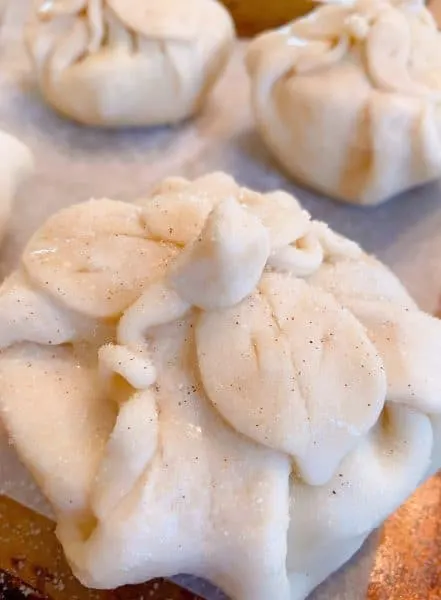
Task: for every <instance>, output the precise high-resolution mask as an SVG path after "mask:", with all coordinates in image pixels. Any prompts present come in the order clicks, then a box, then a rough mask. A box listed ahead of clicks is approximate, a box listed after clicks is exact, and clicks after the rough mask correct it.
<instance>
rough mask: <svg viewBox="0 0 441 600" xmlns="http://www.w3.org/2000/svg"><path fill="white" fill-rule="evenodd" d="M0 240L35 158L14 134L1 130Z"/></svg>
mask: <svg viewBox="0 0 441 600" xmlns="http://www.w3.org/2000/svg"><path fill="white" fill-rule="evenodd" d="M0 157H1V162H2V165H3V166H2V169H1V174H0V241H1V240H2V239H3V236H4V234H5V231H6V227H7V224H8V221H9V216H10V214H11V209H12V203H13V200H14V197H15V195H16V193H17V190H18V188H19V186H20V184H21V183H22V182H23V181H24V180H25V179H26V178H27V177H28V176H29V175H30V173H31V172H32V170H33V164H34V162H33V158H32V154H31V152H30V151H29V150H28V148H27V147H26V146H25V145H24V144H22V143H21V142H19V141H18V140H17V139H16V138H14V137H13V136H12V135H9V134H7V133H5V132H3V131H0Z"/></svg>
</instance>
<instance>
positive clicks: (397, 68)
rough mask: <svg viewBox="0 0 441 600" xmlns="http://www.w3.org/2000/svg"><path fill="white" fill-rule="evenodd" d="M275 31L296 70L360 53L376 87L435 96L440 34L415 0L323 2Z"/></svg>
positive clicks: (439, 87)
mask: <svg viewBox="0 0 441 600" xmlns="http://www.w3.org/2000/svg"><path fill="white" fill-rule="evenodd" d="M269 35H270V36H271V34H269ZM276 35H278V36H281V38H282V39H283V40H284V41H285V43H286V45H287V46H289V47H291V48H292V49H293V50H292V54H293V56H292V59H293V69H294V71H296V72H298V73H299V74H300V73H304V74H305V73H309V72H312V71H316V70H318V69H323V68H325V67H327V66H328V67H330V66H332V65H333V64H335V63H337V62H339V61H341V60H342V59H343V57H344V56H345V55H346V54H347V53H349V52H355V53H356V54H358V53H360V52H364V53H366V71H367V75H368V77H369V78H370V79H371V81H372V83H373V84H374V86H375V87H377V88H378V89H382V90H385V91H394V92H400V93H404V94H409V95H417V96H418V95H429V96H430V95H432V96H433V95H434V94H435V96H434V98H436V99H439V98H441V79H435V80H434V78H433V68H435V67H440V66H441V57H440V55H441V36H440V34H439V33H438V31H437V27H436V24H435V21H434V19H433V18H432V17H431V15H430V13H429V12H428V11H427V9H426V8H425V6H424V2H422V1H421V0H404V1H388V0H356V1H355V2H336V3H334V2H324V3H323V4H322V6H319V8H317V9H316V10H314V11H313V12H312V13H310V14H309V15H307V16H306V17H304V18H301V19H298V20H296V21H294V22H292V23H291V24H290V25H289V26H288V27H283V28H281V29H280V30H278V32H277V34H276ZM273 43H274V44H275V45H276V44H278V42H277V40H276V36H274V37H273ZM432 52H433V53H434V55H433V56H432V55H431V53H432ZM249 64H250V65H251V67H252V65H253V57H252V53H251V56H250V58H249Z"/></svg>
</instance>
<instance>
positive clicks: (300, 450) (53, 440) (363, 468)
mask: <svg viewBox="0 0 441 600" xmlns="http://www.w3.org/2000/svg"><path fill="white" fill-rule="evenodd" d="M73 215H75V218H73ZM73 222H75V227H74V228H73V229H72V228H71V227H72V223H73ZM69 231H70V235H69ZM120 238H121V239H120ZM45 250H46V251H45ZM106 294H107V295H106ZM0 324H1V327H0V348H1V350H0V415H1V419H2V421H3V424H4V426H5V427H6V429H7V431H8V433H9V436H10V439H11V440H12V441H13V443H14V444H15V447H16V449H17V450H18V453H19V455H20V457H21V460H22V461H23V462H24V464H25V465H26V466H27V467H28V468H29V470H30V471H31V472H32V474H33V475H34V477H35V479H36V481H37V482H38V484H39V485H40V487H41V489H42V490H43V492H44V494H45V495H46V496H47V498H48V499H49V501H50V502H51V504H52V506H53V508H54V513H55V514H56V515H57V521H58V526H57V534H58V537H59V539H60V541H61V543H62V545H63V547H64V551H65V553H66V556H67V558H68V560H69V562H70V565H71V566H72V569H73V572H74V573H75V575H76V576H77V577H78V578H79V579H80V580H81V581H82V582H83V583H84V584H85V585H87V586H90V587H93V588H115V587H117V586H121V585H124V584H132V583H141V582H144V581H147V580H149V579H152V578H155V577H159V576H163V577H171V576H173V575H176V574H179V573H189V574H194V575H196V576H199V577H202V578H205V579H208V580H211V581H212V582H213V583H214V584H216V585H217V586H218V587H220V588H222V589H223V590H224V591H225V592H226V593H227V594H228V596H229V597H231V598H234V599H235V600H268V599H269V598H277V599H278V600H304V599H305V598H306V596H307V595H308V594H309V592H310V591H311V590H312V589H313V588H314V587H315V586H317V585H318V584H319V583H320V582H321V581H323V580H324V579H325V578H326V577H327V576H328V575H329V574H330V573H331V572H332V571H334V570H336V569H338V568H339V567H340V566H341V565H342V564H343V563H345V562H346V561H347V560H348V559H349V558H350V557H351V556H352V555H353V554H354V553H355V552H356V551H357V550H358V548H359V547H360V546H361V545H362V544H363V542H364V540H365V539H366V538H367V537H368V535H369V534H370V532H371V531H372V530H373V529H374V528H376V527H378V526H379V525H380V524H381V523H382V521H383V520H384V519H385V518H386V517H388V515H389V514H390V513H392V512H393V511H394V510H395V509H396V508H397V507H398V506H399V505H400V504H401V503H402V502H403V501H404V500H405V499H406V498H407V497H408V496H409V495H410V494H411V493H412V492H413V491H414V490H415V488H416V487H417V486H418V485H419V484H420V483H421V482H422V481H424V480H425V479H426V478H427V477H428V476H429V474H431V473H433V472H435V471H436V470H438V469H439V468H440V467H441V455H440V452H439V447H440V440H439V439H438V438H439V435H440V428H439V422H440V418H441V376H440V373H441V323H440V321H438V320H437V319H435V318H433V317H431V316H429V315H426V314H424V313H423V312H421V311H420V310H419V309H418V307H417V306H416V305H415V303H414V302H413V300H412V299H411V298H410V297H409V295H408V294H407V292H406V290H405V289H404V287H403V286H402V285H401V284H400V282H399V281H398V280H397V279H396V277H394V275H393V274H392V273H391V272H390V271H388V269H386V267H384V266H383V265H382V264H381V263H379V262H378V261H377V260H375V259H374V258H372V257H370V256H367V255H366V254H365V253H364V252H363V251H362V250H361V249H360V248H359V246H358V245H357V244H355V243H353V242H351V241H349V240H347V239H345V238H343V237H341V236H339V235H338V234H336V233H335V232H333V231H332V230H331V229H329V228H328V227H327V226H326V225H325V224H324V223H320V222H316V221H313V220H312V219H311V217H310V216H309V214H308V213H306V212H305V211H304V210H302V208H301V206H300V205H299V203H298V202H297V201H296V200H295V199H294V198H293V197H291V196H289V195H288V194H286V193H284V192H273V193H270V194H258V193H256V192H253V191H251V190H249V189H245V188H240V187H239V186H238V185H237V184H236V183H235V181H234V180H233V179H231V178H230V177H228V176H227V175H224V174H221V173H217V174H213V175H209V176H206V177H203V178H201V179H199V180H197V181H195V182H191V183H190V182H188V181H186V180H184V179H177V178H174V179H171V180H168V181H166V182H164V183H163V184H161V185H160V186H159V187H158V188H157V189H156V190H155V191H154V192H153V193H152V195H151V196H150V197H148V198H146V199H143V200H141V201H139V202H138V203H137V204H123V203H120V202H116V201H112V200H95V201H92V202H86V203H84V204H80V205H78V206H75V207H72V208H69V209H67V210H64V211H62V212H61V213H59V214H58V215H56V216H54V217H52V218H51V219H49V222H48V223H47V224H46V225H44V226H43V228H42V229H41V230H40V231H39V232H37V233H36V235H35V236H34V238H33V239H32V240H31V241H30V243H29V245H28V247H27V248H26V249H25V251H24V254H23V258H22V261H21V265H20V267H19V270H18V271H17V272H16V273H15V274H14V275H12V276H11V278H10V279H9V280H8V281H7V282H6V283H5V284H4V285H3V287H2V288H1V289H0Z"/></svg>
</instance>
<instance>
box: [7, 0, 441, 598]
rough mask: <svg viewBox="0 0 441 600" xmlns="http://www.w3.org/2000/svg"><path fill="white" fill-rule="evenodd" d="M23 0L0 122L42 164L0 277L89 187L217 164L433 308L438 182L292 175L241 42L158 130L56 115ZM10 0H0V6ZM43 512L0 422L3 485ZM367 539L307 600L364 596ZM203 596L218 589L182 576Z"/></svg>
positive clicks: (438, 266) (98, 192)
mask: <svg viewBox="0 0 441 600" xmlns="http://www.w3.org/2000/svg"><path fill="white" fill-rule="evenodd" d="M28 2H29V0H10V1H9V2H8V3H7V5H6V8H5V10H4V12H3V24H2V29H1V31H0V128H3V129H5V130H6V131H7V132H10V133H12V134H14V135H16V136H17V137H19V138H20V139H21V140H23V141H24V142H25V143H27V144H28V145H29V147H30V148H31V149H32V151H33V152H34V154H35V157H36V162H37V172H36V174H35V176H34V177H33V179H32V180H31V181H30V182H29V183H28V184H27V185H26V186H25V187H24V188H23V189H22V190H21V192H20V195H19V198H18V199H17V203H16V207H15V211H14V215H13V218H12V221H11V223H10V229H9V234H8V235H7V238H6V240H5V243H4V245H3V247H2V249H1V252H0V279H1V278H3V277H4V276H5V275H6V274H7V273H8V272H10V271H11V269H12V268H13V267H14V266H15V264H16V263H17V260H18V258H19V256H20V252H21V250H22V248H23V245H24V243H25V242H26V240H27V239H28V238H29V236H30V234H31V233H32V232H33V231H34V230H35V229H36V228H37V227H38V226H39V225H40V224H41V223H42V222H43V221H44V220H45V219H46V218H47V217H48V216H49V215H50V214H52V213H53V212H55V211H56V210H58V209H60V208H62V207H64V206H68V205H70V204H73V203H76V202H81V201H84V200H87V199H89V198H91V197H97V198H99V197H110V198H114V199H120V200H127V201H129V200H134V199H136V198H139V197H141V196H143V195H145V194H147V193H148V191H149V189H150V188H151V187H152V186H153V185H154V184H155V183H156V182H157V181H158V180H160V179H161V178H163V177H164V176H167V175H182V176H184V177H188V178H194V177H197V176H199V175H201V174H204V173H207V172H210V171H213V170H224V171H227V172H229V173H231V174H232V175H233V176H234V177H236V179H237V180H238V181H239V182H240V183H241V184H243V185H246V186H249V187H251V188H254V189H257V190H262V191H268V190H272V189H275V188H283V189H285V190H288V191H289V192H292V193H294V194H295V195H297V197H298V198H299V199H300V200H301V201H302V203H303V204H304V205H305V207H306V208H307V209H308V210H309V211H310V212H311V214H312V215H313V217H315V218H319V219H322V220H324V221H327V222H328V223H329V224H330V225H331V226H332V227H333V228H334V229H336V230H338V231H340V232H341V233H343V234H345V235H347V236H349V237H351V238H353V239H355V240H357V241H358V242H359V243H361V244H362V246H363V247H364V248H365V249H366V250H367V251H370V252H373V253H375V254H376V255H377V256H378V257H379V258H380V259H381V260H383V261H384V262H385V263H386V264H388V265H389V266H390V267H392V269H393V270H394V271H395V272H396V273H397V274H398V276H399V277H400V278H401V279H402V280H403V281H404V283H405V284H406V285H407V287H408V289H409V290H410V292H411V293H412V294H413V296H414V297H415V298H416V300H417V301H418V302H419V304H420V306H421V307H422V308H423V309H425V310H426V311H429V312H435V311H437V309H438V304H439V294H440V287H441V261H440V260H439V259H438V257H439V256H440V254H441V235H440V227H441V190H440V184H439V183H436V184H432V185H429V186H426V187H424V188H420V189H418V190H415V191H413V192H411V193H408V194H406V195H405V196H401V197H399V198H397V199H396V200H394V201H392V202H389V203H388V204H387V205H385V206H383V207H380V208H377V209H357V208H353V207H348V206H345V205H340V204H336V203H334V202H331V201H330V200H328V199H326V198H323V197H319V196H317V195H315V194H313V193H312V192H310V191H307V190H304V189H301V188H299V187H297V186H295V185H294V184H292V183H290V182H289V181H288V180H287V179H286V178H285V177H284V176H283V175H282V174H281V173H280V171H279V170H278V168H277V166H276V165H275V164H274V163H273V161H272V160H271V158H270V156H269V154H268V152H267V151H266V149H265V147H264V146H263V144H262V142H261V141H260V139H259V137H258V136H257V134H256V132H255V131H254V128H253V121H252V117H251V114H250V109H249V97H248V95H249V90H248V82H247V77H246V74H245V71H244V67H243V63H242V55H243V46H244V42H243V43H240V44H238V48H237V51H236V53H235V56H234V58H233V60H232V62H231V64H230V67H229V69H228V71H227V73H226V75H225V77H224V78H223V80H222V81H221V83H220V85H219V86H218V88H217V89H216V91H215V93H214V95H213V97H212V99H211V101H210V102H209V105H208V106H207V108H206V110H205V112H204V114H203V115H201V117H199V118H198V119H197V120H196V121H194V122H192V123H186V124H184V125H182V126H179V127H174V128H158V129H155V130H131V131H124V132H121V131H101V130H96V129H90V128H84V127H81V126H78V125H75V124H73V123H71V122H69V121H66V120H64V119H62V118H61V117H59V116H57V115H56V114H55V113H54V112H52V110H51V109H50V108H48V107H46V106H45V104H44V102H43V101H42V100H41V99H40V97H39V94H38V90H37V88H36V85H35V81H34V77H33V75H32V69H31V66H30V64H29V62H28V60H27V57H26V52H25V49H24V44H23V40H22V25H23V22H24V20H25V16H26V13H27V10H28ZM2 6H5V0H0V14H1V13H2ZM1 493H3V494H8V495H10V496H11V497H13V498H15V499H17V500H18V501H20V502H23V503H25V504H27V505H29V506H30V507H32V508H34V509H35V510H38V511H41V512H43V513H44V514H50V512H49V508H48V506H47V504H46V503H45V502H44V500H43V499H42V498H41V496H40V494H39V493H38V492H37V490H36V487H35V485H34V484H33V482H32V480H31V479H30V477H29V476H28V475H27V473H26V472H25V470H24V469H23V467H21V466H20V464H19V462H18V460H17V458H16V455H15V453H14V451H13V449H12V448H11V447H10V446H9V444H8V441H7V439H6V437H5V436H4V435H2V434H1V431H0V494H1ZM372 544H373V542H371V543H370V545H369V544H368V546H367V547H365V548H364V550H363V552H362V554H361V555H360V556H358V557H356V559H355V560H353V561H352V563H351V564H350V565H349V566H348V567H347V568H346V569H345V570H343V571H342V572H340V573H339V574H338V575H337V576H336V577H334V578H333V579H332V580H331V581H330V582H327V583H326V584H325V585H324V586H322V588H321V589H320V590H319V591H318V592H316V593H315V594H314V600H361V599H362V598H364V597H365V592H366V586H367V581H368V576H369V573H370V570H371V564H372V556H373V553H372ZM184 583H185V585H186V586H187V587H190V588H196V591H198V592H199V593H201V594H202V595H205V597H207V598H210V600H211V599H214V598H220V597H221V596H219V595H218V593H217V592H215V591H213V590H212V589H211V588H209V587H201V585H200V584H199V583H198V582H196V583H195V581H194V580H193V579H191V578H190V579H189V578H186V579H185V580H184Z"/></svg>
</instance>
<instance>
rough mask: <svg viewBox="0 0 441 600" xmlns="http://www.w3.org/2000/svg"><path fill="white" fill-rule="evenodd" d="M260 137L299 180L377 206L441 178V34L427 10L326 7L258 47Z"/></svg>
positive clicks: (368, 1) (364, 3)
mask: <svg viewBox="0 0 441 600" xmlns="http://www.w3.org/2000/svg"><path fill="white" fill-rule="evenodd" d="M247 63H248V70H249V73H250V77H251V81H252V101H253V106H254V111H255V116H256V121H257V126H258V129H259V130H260V133H261V134H262V137H263V139H264V140H265V141H266V143H267V144H268V146H269V148H270V149H271V151H272V152H273V153H274V155H275V156H276V157H277V159H278V160H279V161H280V163H281V164H282V165H283V167H284V168H285V169H286V171H287V172H288V173H289V174H291V175H292V176H293V177H294V178H295V179H296V180H298V181H300V182H303V183H304V184H306V185H308V186H310V187H311V188H313V189H315V190H317V191H319V192H321V193H324V194H327V195H329V196H331V197H333V198H336V199H338V200H342V201H345V202H352V203H355V204H363V205H372V204H379V203H381V202H384V201H385V200H387V199H389V198H391V197H392V196H395V195H396V194H399V193H400V192H403V191H405V190H408V189H410V188H413V187H415V186H417V185H420V184H423V183H426V182H428V181H431V180H434V179H437V178H438V177H440V175H441V110H440V106H441V33H440V32H439V31H438V29H437V25H436V23H435V21H434V19H433V17H432V16H431V14H430V13H429V12H428V10H427V9H426V8H425V6H424V2H423V1H422V0H403V1H398V0H397V1H394V0H392V1H387V0H358V1H355V2H349V3H337V4H329V5H327V4H326V3H325V5H323V6H320V7H319V8H317V9H316V10H315V11H313V12H312V13H311V14H309V15H307V16H306V17H304V18H301V19H298V20H296V21H293V22H292V23H291V24H289V25H287V26H286V27H283V28H282V29H279V30H276V31H272V32H269V33H265V34H263V35H261V36H260V37H259V38H257V39H256V40H255V41H253V42H252V43H251V46H250V48H249V51H248V55H247Z"/></svg>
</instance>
